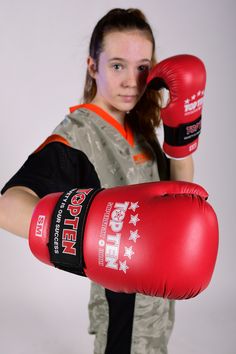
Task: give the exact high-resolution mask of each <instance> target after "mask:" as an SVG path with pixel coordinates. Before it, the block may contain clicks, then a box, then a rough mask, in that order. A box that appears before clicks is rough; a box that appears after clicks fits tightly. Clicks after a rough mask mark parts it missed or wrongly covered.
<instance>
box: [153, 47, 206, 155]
mask: <svg viewBox="0 0 236 354" xmlns="http://www.w3.org/2000/svg"><path fill="white" fill-rule="evenodd" d="M147 84H148V87H149V88H152V89H156V90H159V89H162V88H166V89H167V90H169V95H170V101H169V103H168V104H167V106H166V107H164V108H163V109H162V110H161V118H162V121H163V125H164V145H163V150H164V152H165V153H166V154H167V155H168V156H169V157H172V158H183V157H186V156H188V155H190V154H191V153H193V152H194V151H195V150H196V149H197V147H198V136H199V134H200V131H201V112H202V105H203V96H204V90H205V84H206V70H205V66H204V64H203V62H202V61H201V60H200V59H199V58H197V57H195V56H193V55H187V54H182V55H176V56H173V57H171V58H168V59H165V60H163V61H161V62H160V63H159V64H157V65H155V66H154V68H153V69H152V70H151V71H150V73H149V76H148V78H147Z"/></svg>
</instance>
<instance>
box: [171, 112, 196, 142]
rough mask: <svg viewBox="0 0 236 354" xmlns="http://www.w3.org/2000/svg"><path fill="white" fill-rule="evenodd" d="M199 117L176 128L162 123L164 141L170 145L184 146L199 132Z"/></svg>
mask: <svg viewBox="0 0 236 354" xmlns="http://www.w3.org/2000/svg"><path fill="white" fill-rule="evenodd" d="M201 118H202V117H201V116H200V117H199V118H197V119H196V120H194V121H192V122H189V123H186V124H180V125H179V126H178V127H176V128H174V127H170V126H168V125H165V124H164V134H165V142H166V143H167V144H168V145H171V146H184V145H187V144H190V143H192V142H193V141H194V140H195V139H196V138H197V137H198V135H199V134H200V133H201Z"/></svg>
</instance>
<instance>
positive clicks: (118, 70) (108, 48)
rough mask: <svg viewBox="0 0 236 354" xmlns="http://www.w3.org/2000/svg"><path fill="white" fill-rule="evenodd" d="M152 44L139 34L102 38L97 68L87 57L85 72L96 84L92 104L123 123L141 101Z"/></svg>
mask: <svg viewBox="0 0 236 354" xmlns="http://www.w3.org/2000/svg"><path fill="white" fill-rule="evenodd" d="M152 51H153V47H152V43H151V41H150V40H148V39H147V37H146V36H145V34H144V33H142V32H141V31H127V32H118V31H117V32H111V33H108V34H107V35H106V36H105V38H104V43H103V51H102V52H101V54H100V57H99V63H98V68H96V67H95V62H94V60H93V59H92V58H91V57H89V59H88V69H89V72H90V75H91V76H92V77H93V78H94V79H95V80H96V84H97V93H96V96H95V98H94V100H93V103H95V104H97V105H99V106H100V107H101V108H103V109H105V110H106V111H107V112H108V113H110V114H111V115H113V116H114V117H115V118H116V119H117V120H119V121H120V122H123V119H124V116H125V113H126V112H128V111H130V110H131V109H132V108H133V107H134V106H135V105H136V103H137V102H138V100H139V99H140V98H141V96H142V95H143V93H144V90H145V88H146V78H147V75H148V73H149V70H150V67H151V59H152Z"/></svg>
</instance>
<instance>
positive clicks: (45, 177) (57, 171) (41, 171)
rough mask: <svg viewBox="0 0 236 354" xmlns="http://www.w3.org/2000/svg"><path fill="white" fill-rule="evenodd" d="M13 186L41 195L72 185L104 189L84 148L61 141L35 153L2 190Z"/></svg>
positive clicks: (61, 190) (68, 187) (71, 186)
mask: <svg viewBox="0 0 236 354" xmlns="http://www.w3.org/2000/svg"><path fill="white" fill-rule="evenodd" d="M13 186H24V187H28V188H30V189H32V190H33V191H34V192H35V193H36V194H37V195H38V196H39V197H40V198H42V197H43V196H45V195H46V194H49V193H53V192H63V191H66V190H68V189H71V188H100V182H99V178H98V175H97V173H96V171H95V168H94V166H93V165H92V163H91V162H90V161H89V159H88V158H87V156H86V155H85V154H84V153H83V152H82V151H80V150H77V149H74V148H72V147H69V146H67V145H65V144H62V143H59V142H52V143H49V144H48V145H46V146H45V147H44V148H43V149H42V150H40V151H39V152H36V153H33V154H31V155H30V156H29V157H28V159H27V160H26V162H25V163H24V164H23V166H22V167H21V168H20V169H19V171H18V172H17V173H16V174H15V175H14V176H13V177H12V178H11V179H10V180H9V181H8V182H7V183H6V185H5V186H4V187H3V189H2V191H1V193H2V194H3V193H4V192H5V191H6V190H7V189H8V188H10V187H13Z"/></svg>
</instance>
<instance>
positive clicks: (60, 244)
mask: <svg viewBox="0 0 236 354" xmlns="http://www.w3.org/2000/svg"><path fill="white" fill-rule="evenodd" d="M97 192H98V190H95V189H91V188H90V189H72V190H70V191H69V192H67V193H64V194H62V196H61V197H60V200H59V202H58V204H57V207H56V209H55V211H54V215H53V218H52V224H51V229H50V237H49V245H48V247H49V251H50V259H51V262H52V263H53V264H54V265H55V267H57V268H60V269H63V270H66V271H69V272H72V273H75V274H80V275H84V272H83V268H84V264H83V228H84V220H85V217H86V214H87V211H88V207H89V205H90V202H91V200H92V198H93V197H94V195H95V194H96V193H97Z"/></svg>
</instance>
